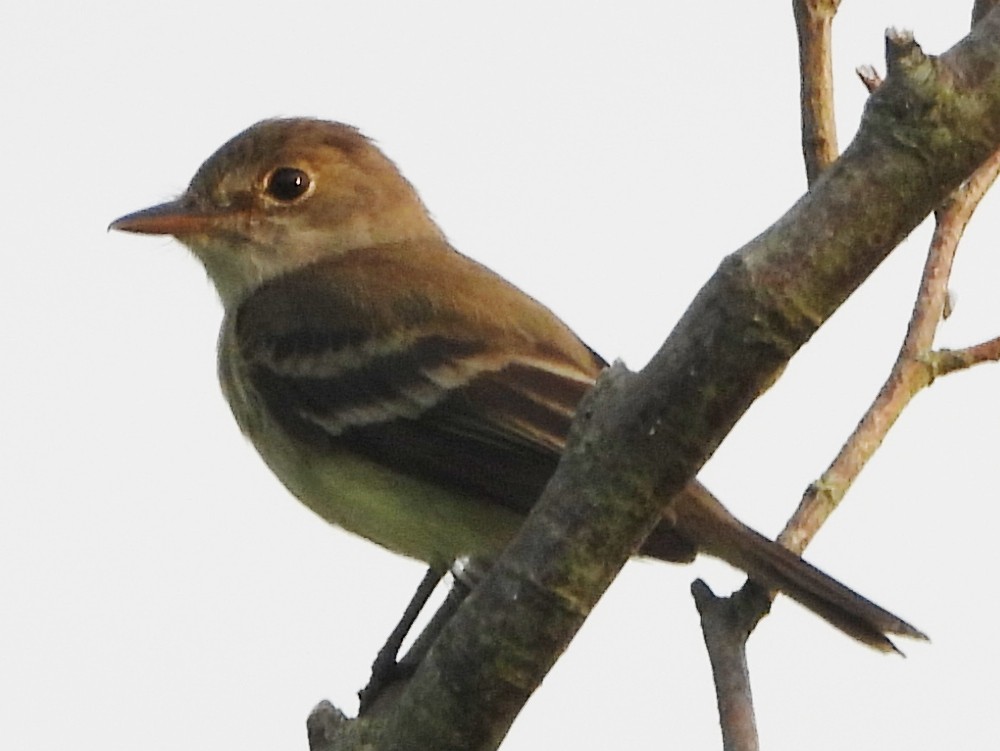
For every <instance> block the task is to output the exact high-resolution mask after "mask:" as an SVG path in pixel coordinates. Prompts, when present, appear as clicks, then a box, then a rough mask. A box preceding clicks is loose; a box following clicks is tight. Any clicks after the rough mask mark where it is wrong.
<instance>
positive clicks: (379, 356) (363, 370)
mask: <svg viewBox="0 0 1000 751" xmlns="http://www.w3.org/2000/svg"><path fill="white" fill-rule="evenodd" d="M362 252H363V253H364V256H363V257H360V258H353V259H348V258H337V259H331V260H328V261H324V262H323V263H322V264H316V265H314V266H312V267H309V268H307V269H304V270H302V271H300V272H297V273H294V274H291V275H289V276H286V277H284V278H282V279H280V280H276V281H275V282H271V283H269V284H267V285H265V286H264V287H262V288H261V289H260V290H258V291H257V292H256V293H255V294H253V295H252V296H251V297H250V298H249V299H248V300H247V301H246V302H245V303H244V304H243V305H242V307H241V308H240V310H239V312H238V318H237V322H236V341H237V346H238V347H239V351H240V356H241V358H242V360H243V362H244V363H245V364H246V368H247V373H248V375H249V378H250V381H251V383H252V387H253V389H254V390H255V391H256V393H257V394H259V396H260V398H261V399H262V401H263V402H264V404H265V405H266V408H267V409H268V410H269V411H270V412H271V414H272V416H273V417H274V418H275V419H276V420H277V422H278V423H279V424H280V425H282V426H283V427H284V429H285V430H286V431H288V432H289V433H291V434H294V435H295V436H296V437H297V438H298V439H299V440H304V441H307V442H309V443H310V444H311V445H312V446H313V447H314V448H316V449H319V450H322V449H323V447H324V446H329V447H334V446H337V447H343V446H347V447H350V448H351V449H352V450H354V451H356V452H358V453H359V454H362V455H364V456H367V457H369V458H371V459H374V460H376V461H379V462H382V463H385V464H387V465H391V466H392V467H395V468H398V469H402V470H404V471H406V472H410V473H412V474H414V475H416V476H419V477H422V478H424V479H429V480H432V481H434V482H437V483H441V484H445V485H449V486H453V487H457V488H461V489H465V490H467V491H470V492H474V493H477V494H481V495H483V496H485V497H487V498H489V499H491V500H494V501H496V502H498V503H502V504H504V505H505V506H508V507H510V508H513V509H516V510H517V511H519V512H526V511H527V510H528V509H529V508H530V507H531V505H532V504H533V503H534V502H535V500H536V499H537V497H538V495H539V494H540V493H541V490H542V488H543V487H544V485H545V483H546V482H547V481H548V478H549V477H550V475H551V474H552V472H553V471H554V469H555V465H556V463H557V462H558V459H559V454H560V452H561V450H562V447H563V444H564V442H565V439H566V435H567V433H568V430H569V425H570V422H571V420H572V417H573V414H574V412H575V410H576V406H577V403H578V402H579V400H580V399H581V398H582V397H583V395H584V394H585V393H586V392H587V390H588V389H589V388H590V387H591V385H592V384H593V380H594V378H595V377H596V374H597V373H598V372H599V370H600V368H601V367H603V362H602V361H601V360H600V358H598V357H597V356H596V355H594V354H593V353H592V352H591V351H590V350H589V349H587V347H586V346H585V345H583V344H582V343H580V342H579V340H578V339H577V338H576V337H575V336H574V335H572V333H570V332H569V331H568V329H566V328H565V326H563V325H562V324H561V323H560V322H559V321H558V319H556V318H555V316H553V315H552V314H551V313H549V312H548V311H547V310H546V309H545V308H543V307H542V306H540V305H539V304H538V303H536V302H535V301H534V300H532V299H531V298H530V297H527V296H526V295H524V294H523V293H521V292H520V291H518V290H516V289H515V288H513V287H511V286H510V285H509V284H507V283H506V282H505V281H503V280H502V279H501V278H500V277H498V276H496V275H494V274H492V272H488V271H487V270H486V269H484V268H483V267H480V266H478V265H477V264H475V263H473V262H472V261H469V260H468V259H466V258H464V257H463V256H458V255H457V254H455V255H456V259H451V260H452V261H453V262H452V263H449V264H447V265H446V268H447V269H448V271H447V272H445V273H442V272H441V271H440V269H441V268H442V265H440V264H430V265H431V266H434V268H435V271H434V273H432V274H429V273H427V272H425V271H423V269H424V268H426V267H427V265H428V264H427V261H428V260H430V259H428V258H427V255H428V254H430V253H435V252H449V253H452V254H454V251H451V250H450V249H449V248H447V246H444V247H443V248H438V247H437V246H423V245H415V246H413V247H406V246H404V247H398V246H392V247H389V248H385V249H377V248H369V249H365V250H364V251H362ZM348 261H350V262H348ZM401 275H405V276H402V277H401ZM401 278H402V279H405V282H406V283H405V289H404V285H400V286H399V287H398V288H396V289H392V288H391V287H387V286H386V285H387V284H391V281H392V280H393V279H395V280H399V279H401ZM401 312H402V313H403V315H400V313H401ZM401 321H405V325H401V323H400V322H401ZM553 326H555V327H556V329H555V330H556V334H557V335H556V336H554V337H553V335H552V330H551V328H552V327H553Z"/></svg>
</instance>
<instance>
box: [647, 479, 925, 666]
mask: <svg viewBox="0 0 1000 751" xmlns="http://www.w3.org/2000/svg"><path fill="white" fill-rule="evenodd" d="M669 514H670V517H671V518H670V519H669V520H668V524H669V525H670V526H672V527H673V529H672V530H669V531H667V530H663V531H664V532H667V534H666V535H665V536H663V539H664V540H666V542H667V546H668V547H669V546H673V547H672V549H671V550H670V552H668V553H667V554H665V555H658V551H657V549H656V547H657V546H656V538H657V531H654V533H653V535H652V536H651V539H650V541H648V542H649V543H650V544H648V545H647V548H649V549H648V550H645V549H644V551H643V552H644V553H648V554H652V555H654V556H657V557H663V558H667V559H673V560H676V559H677V556H676V549H677V548H676V545H677V536H679V537H680V538H682V539H686V540H688V541H690V542H691V543H692V544H693V546H696V547H697V549H698V552H703V553H707V554H708V555H711V556H714V557H716V558H720V559H722V560H724V561H726V562H727V563H729V564H730V565H732V566H735V567H737V568H739V569H742V570H743V571H745V572H746V573H747V574H748V575H749V576H750V578H751V579H753V580H754V581H756V582H758V583H759V584H761V585H763V586H765V587H767V588H769V589H776V590H780V591H781V592H784V593H785V594H786V595H788V596H789V597H791V598H792V599H793V600H796V601H798V602H799V603H801V604H802V605H805V606H806V607H807V608H809V609H810V610H812V611H813V612H814V613H816V614H817V615H819V616H820V617H822V618H824V619H825V620H827V621H828V622H829V623H831V624H833V625H834V626H836V627H837V628H839V629H840V630H841V631H843V632H844V633H846V634H848V635H850V636H853V637H854V638H855V639H857V640H858V641H860V642H863V643H865V644H867V645H869V646H871V647H874V648H875V649H878V650H881V651H883V652H898V651H899V650H898V649H897V648H896V646H895V645H894V644H893V643H892V641H890V640H889V638H888V634H898V635H900V636H908V637H911V638H915V639H926V638H927V637H926V636H925V635H924V634H923V633H922V632H921V631H920V630H919V629H916V628H914V627H913V626H911V625H910V624H909V623H907V622H906V621H904V620H903V619H901V618H899V617H897V616H895V615H893V614H892V613H890V612H889V611H888V610H885V609H883V608H881V607H879V606H878V605H876V604H875V603H873V602H872V601H871V600H868V599H867V598H865V597H862V596H861V595H859V594H858V593H857V592H855V591H854V590H852V589H850V588H848V587H846V586H844V585H843V584H841V583H840V582H838V581H837V580H836V579H834V578H833V577H831V576H828V575H826V574H824V573H823V572H822V571H820V570H819V569H818V568H816V567H815V566H813V565H811V564H809V563H806V562H805V561H804V560H802V559H801V558H800V557H799V556H797V555H796V554H795V553H793V552H791V551H790V550H787V549H786V548H783V547H782V546H781V545H779V544H778V543H776V542H773V541H772V540H769V539H767V538H766V537H764V536H763V535H760V534H758V533H757V532H755V531H754V530H752V529H750V528H749V527H747V526H746V525H745V524H743V523H742V522H741V521H739V520H738V519H737V518H736V517H734V516H733V515H732V514H730V513H729V511H727V510H726V508H725V507H724V506H723V505H722V504H721V503H720V502H719V501H718V500H717V499H716V498H715V497H714V496H713V495H712V494H711V493H710V492H709V491H708V489H707V488H705V487H704V486H702V485H701V484H700V483H698V482H697V481H695V482H692V483H691V485H689V486H688V487H687V488H686V489H685V490H684V491H683V492H682V493H680V494H679V495H678V496H677V497H676V498H675V499H674V500H673V502H672V503H671V507H670V512H669ZM663 526H665V525H661V527H663ZM658 531H659V530H658ZM671 553H673V555H672V554H671Z"/></svg>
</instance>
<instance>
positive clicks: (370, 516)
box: [257, 445, 523, 568]
mask: <svg viewBox="0 0 1000 751" xmlns="http://www.w3.org/2000/svg"><path fill="white" fill-rule="evenodd" d="M257 448H258V451H259V452H260V454H261V456H262V457H263V458H264V461H265V462H267V464H268V466H270V468H271V470H272V471H273V472H274V473H275V474H276V475H277V476H278V478H279V479H280V480H281V481H282V482H283V483H284V485H285V486H286V487H287V488H288V489H289V490H290V491H291V492H292V493H293V494H294V495H295V496H296V497H297V498H298V499H299V500H300V501H302V502H303V503H304V504H305V505H306V506H308V507H309V508H310V509H312V510H313V511H314V512H316V513H317V514H318V515H319V516H321V517H322V518H324V519H325V520H326V521H328V522H330V523H332V524H336V525H337V526H339V527H342V528H344V529H346V530H348V531H350V532H354V533H355V534H358V535H361V536H362V537H365V538H367V539H369V540H371V541H372V542H375V543H378V544H379V545H381V546H383V547H385V548H388V549H390V550H393V551H395V552H397V553H401V554H403V555H406V556H409V557H411V558H417V559H420V560H423V561H426V562H427V563H429V564H431V565H433V566H437V567H439V568H441V567H446V566H449V565H451V563H453V562H454V561H455V560H457V559H458V558H462V557H465V556H477V557H479V556H492V555H495V554H496V553H498V552H499V551H500V550H501V549H502V548H503V546H504V545H505V544H506V543H507V541H508V540H509V539H510V538H511V537H512V536H513V534H514V532H515V531H516V530H517V528H518V527H519V526H520V524H521V522H522V521H523V520H522V518H521V517H520V516H518V515H517V514H515V513H513V512H511V511H510V510H508V509H506V508H504V507H503V506H500V505H499V504H496V503H490V502H489V501H486V500H481V499H474V498H466V497H463V496H460V495H458V494H456V493H454V492H453V491H450V490H447V489H443V488H440V487H437V486H432V485H430V484H429V483H427V482H424V481H422V480H420V479H418V478H415V477H410V476H407V475H402V474H400V473H397V472H393V471H390V470H387V469H386V468H385V467H383V466H382V465H380V464H378V463H376V462H373V461H371V460H369V459H366V458H364V457H362V456H358V455H356V454H354V453H352V452H350V451H347V450H333V451H330V452H324V453H322V454H311V453H305V452H301V451H300V450H299V449H296V448H294V447H289V448H288V449H286V450H280V449H279V450H268V449H267V447H262V446H260V445H258V446H257Z"/></svg>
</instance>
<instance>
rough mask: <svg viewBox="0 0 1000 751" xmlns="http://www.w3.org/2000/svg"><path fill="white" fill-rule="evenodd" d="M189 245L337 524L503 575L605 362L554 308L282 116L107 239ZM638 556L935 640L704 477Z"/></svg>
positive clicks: (239, 354) (391, 186)
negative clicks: (774, 532) (742, 579)
mask: <svg viewBox="0 0 1000 751" xmlns="http://www.w3.org/2000/svg"><path fill="white" fill-rule="evenodd" d="M111 227H112V228H114V229H118V230H124V231H127V232H138V233H145V234H156V235H173V236H174V237H176V238H177V239H178V240H180V241H181V242H182V243H184V244H185V245H186V246H187V247H188V248H190V250H191V251H192V252H193V253H194V254H195V256H197V257H198V259H199V260H200V261H201V262H202V263H203V264H204V266H205V268H206V270H207V271H208V275H209V277H210V278H211V279H212V281H213V282H214V283H215V286H216V288H217V290H218V292H219V295H220V297H221V298H222V303H223V305H224V307H225V319H224V321H223V324H222V331H221V335H220V338H219V377H220V379H221V382H222V389H223V392H224V393H225V396H226V398H227V400H228V401H229V404H230V406H231V407H232V411H233V414H234V415H235V417H236V421H237V422H238V423H239V425H240V428H241V429H242V430H243V432H244V433H245V434H246V435H247V436H248V437H249V438H250V440H251V441H253V443H254V445H255V446H256V447H257V450H258V451H259V452H260V455H261V456H262V457H263V459H264V461H265V462H267V464H268V466H269V467H270V468H271V469H272V471H274V473H275V474H276V475H277V476H278V477H279V478H280V479H281V481H282V482H283V483H284V484H285V486H286V487H287V488H288V489H289V490H290V491H291V492H292V493H293V494H294V495H295V496H296V497H297V498H298V499H299V500H301V501H302V502H303V503H305V504H306V505H307V506H308V507H309V508H311V509H312V510H313V511H315V512H316V513H317V514H319V515H320V516H321V517H323V518H324V519H326V520H327V521H329V522H331V523H333V524H337V525H339V526H341V527H343V528H345V529H348V530H350V531H352V532H355V533H357V534H359V535H362V536H363V537H366V538H368V539H369V540H372V541H374V542H376V543H378V544H380V545H383V546H384V547H386V548H389V549H390V550H394V551H396V552H398V553H402V554H403V555H407V556H411V557H413V558H418V559H421V560H423V561H426V562H427V563H428V564H430V566H431V567H432V568H434V569H436V570H439V571H441V570H444V569H446V568H447V567H448V566H449V565H451V564H452V563H453V562H454V561H455V560H457V559H461V558H463V557H472V558H475V559H487V560H488V559H489V558H490V557H491V556H494V555H496V554H497V553H498V552H499V551H500V550H501V549H502V548H503V546H504V544H505V543H506V542H507V541H508V540H509V539H510V538H511V536H512V535H513V534H514V532H515V530H516V529H517V528H518V526H519V525H520V523H521V522H522V520H523V518H524V517H525V515H526V514H527V512H528V510H529V509H530V508H531V507H532V505H533V504H534V503H535V502H536V500H537V499H538V497H539V495H540V494H541V492H542V489H543V488H544V486H545V484H546V482H547V481H548V479H549V477H550V476H551V475H552V473H553V472H554V471H555V467H556V464H557V463H558V461H559V457H560V453H561V451H562V449H563V446H564V443H565V441H566V437H567V434H568V431H569V427H570V423H571V421H572V420H573V415H574V412H575V410H576V407H577V404H578V403H579V401H580V399H581V398H582V397H583V395H584V394H585V393H586V392H587V391H588V390H589V389H590V387H591V386H592V385H593V383H594V381H595V379H596V378H597V376H598V374H599V373H600V372H601V370H602V369H603V368H604V367H605V362H604V361H603V360H602V359H601V358H600V357H598V356H597V355H596V354H595V353H594V352H593V351H592V350H591V349H590V348H589V347H587V346H586V345H585V344H584V343H583V342H581V341H580V340H579V339H578V338H577V336H576V335H575V334H574V333H573V332H572V331H571V330H570V329H569V328H568V327H567V326H566V325H565V324H564V323H563V322H562V321H560V320H559V319H558V318H557V317H556V316H555V315H554V314H553V313H552V312H550V311H549V310H548V309H547V308H545V307H544V306H543V305H541V304H540V303H538V302H537V301H536V300H534V299H532V298H531V297H529V296H528V295H526V294H525V293H523V292H521V291H520V290H519V289H517V288H516V287H514V286H513V285H511V284H510V283H508V282H507V281H505V280H504V279H502V278H501V277H500V276H498V275H497V274H495V273H493V272H492V271H490V270H489V269H487V268H485V267H483V266H481V265H480V264H478V263H476V262H475V261H472V260H471V259H469V258H467V257H466V256H464V255H461V254H460V253H458V252H457V251H456V250H455V249H454V248H452V247H451V246H450V245H449V244H448V241H447V240H446V239H445V236H444V234H443V233H442V232H441V230H440V229H439V228H438V226H437V225H436V224H435V223H434V221H433V220H432V219H431V217H430V215H429V214H428V212H427V210H426V209H425V207H424V205H423V203H422V202H421V200H420V198H419V197H418V195H417V193H416V191H415V190H414V189H413V187H412V186H411V185H410V184H409V183H408V182H407V181H406V179H405V178H404V177H403V176H402V175H401V174H400V173H399V171H398V170H397V169H396V167H395V165H394V164H393V163H392V162H391V161H390V160H389V159H388V158H387V157H386V156H385V155H384V154H383V153H382V152H381V151H380V150H379V149H378V148H376V147H375V146H374V145H373V144H372V142H371V141H369V140H368V139H367V138H365V137H364V136H363V135H362V134H361V133H360V132H358V131H357V130H356V129H355V128H353V127H350V126H348V125H343V124H339V123H332V122H324V121H319V120H309V119H288V120H268V121H264V122H261V123H258V124H257V125H254V126H253V127H251V128H249V129H248V130H246V131H244V132H243V133H240V134H239V135H237V136H236V137H235V138H233V139H232V140H231V141H229V142H228V143H226V144H225V145H223V146H222V147H221V148H220V149H219V150H218V151H217V152H216V153H215V154H214V155H212V156H211V157H210V158H209V159H208V161H206V162H205V163H204V164H203V165H202V167H201V168H200V169H199V170H198V172H197V174H196V175H195V176H194V178H193V180H192V181H191V184H190V186H189V187H188V189H187V190H186V191H185V192H184V194H183V195H182V196H180V198H178V199H177V200H175V201H170V202H168V203H164V204H161V205H158V206H154V207H152V208H149V209H145V210H143V211H139V212H136V213H134V214H129V215H127V216H124V217H122V218H120V219H118V220H116V221H115V222H114V223H112V225H111ZM665 507H666V508H667V513H665V515H664V519H663V521H662V522H661V523H660V524H659V525H658V526H657V527H656V528H655V529H654V530H653V532H652V534H651V535H650V536H649V538H648V539H647V540H646V542H645V544H644V545H643V547H642V549H641V551H640V552H641V553H642V554H644V555H647V556H652V557H656V558H661V559H664V560H669V561H678V562H683V561H690V560H692V559H693V558H694V557H695V555H696V554H697V553H699V552H703V553H707V554H709V555H712V556H716V557H718V558H721V559H723V560H725V561H727V562H729V563H730V564H732V565H734V566H736V567H738V568H740V569H743V570H744V571H746V572H747V573H748V574H749V575H750V577H751V578H753V579H754V580H756V581H758V582H759V583H760V584H762V585H764V586H766V587H768V588H773V589H778V590H781V591H782V592H784V593H786V594H787V595H789V596H790V597H792V598H794V599H795V600H798V601H799V602H800V603H802V604H803V605H805V606H806V607H807V608H810V609H811V610H813V611H815V612H816V613H818V614H819V615H820V616H822V617H823V618H825V619H826V620H828V621H829V622H830V623H832V624H833V625H834V626H837V627H838V628H840V629H841V630H843V631H844V632H846V633H847V634H849V635H851V636H853V637H854V638H856V639H858V640H860V641H862V642H864V643H866V644H869V645H871V646H873V647H876V648H878V649H881V650H892V649H894V647H893V645H892V642H891V641H890V640H889V639H888V638H887V634H902V635H906V636H911V637H917V638H924V637H923V634H921V633H920V631H918V630H917V629H915V628H914V627H912V626H910V625H909V624H908V623H906V622H905V621H903V620H901V619H899V618H897V617H896V616H894V615H892V614H891V613H889V612H888V611H886V610H883V609H882V608H880V607H878V606H877V605H875V604H873V603H872V602H870V601H869V600H866V599H865V598H863V597H862V596H861V595H859V594H857V593H855V592H854V591H852V590H850V589H848V588H847V587H845V586H844V585H842V584H840V583H839V582H837V581H836V580H834V579H832V578H831V577H829V576H827V575H826V574H824V573H822V572H821V571H819V570H818V569H816V568H814V567H813V566H811V565H809V564H808V563H806V562H805V561H803V560H802V559H801V558H799V557H798V556H796V555H795V554H793V553H791V552H789V551H788V550H786V549H784V548H783V547H781V546H779V545H778V544H776V543H774V542H772V541H771V540H768V539H766V538H765V537H763V536H761V535H759V534H757V533H756V532H754V531H753V530H751V529H749V528H748V527H746V526H745V525H744V524H742V523H741V522H739V521H738V520H737V519H736V518H734V517H733V516H732V514H730V513H729V512H728V511H727V510H726V509H725V508H724V507H723V505H722V504H721V503H720V502H719V501H718V500H716V499H715V497H714V496H713V495H712V494H711V493H710V492H709V491H708V490H706V489H705V487H704V486H702V485H701V484H700V483H699V482H697V481H692V482H691V483H690V484H689V485H688V486H687V487H686V488H685V489H684V490H683V491H682V492H681V493H680V494H678V495H677V496H676V497H674V498H673V499H669V502H667V501H666V500H665Z"/></svg>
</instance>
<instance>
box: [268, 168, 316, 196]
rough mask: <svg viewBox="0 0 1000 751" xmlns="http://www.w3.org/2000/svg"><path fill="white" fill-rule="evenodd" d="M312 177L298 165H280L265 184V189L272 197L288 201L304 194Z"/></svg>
mask: <svg viewBox="0 0 1000 751" xmlns="http://www.w3.org/2000/svg"><path fill="white" fill-rule="evenodd" d="M311 184H312V179H311V178H310V177H309V175H307V174H306V173H305V172H303V171H302V170H300V169H298V168H297V167H278V169H276V170H274V172H272V173H271V174H270V175H268V178H267V182H266V183H265V184H264V190H265V191H266V192H267V194H268V195H269V196H271V198H275V199H277V200H279V201H283V202H285V203H288V202H290V201H294V200H295V199H296V198H299V197H300V196H302V194H303V193H305V192H306V191H307V190H309V186H310V185H311Z"/></svg>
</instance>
